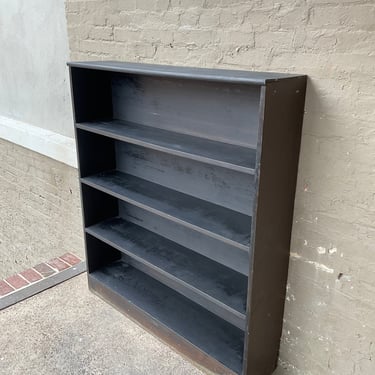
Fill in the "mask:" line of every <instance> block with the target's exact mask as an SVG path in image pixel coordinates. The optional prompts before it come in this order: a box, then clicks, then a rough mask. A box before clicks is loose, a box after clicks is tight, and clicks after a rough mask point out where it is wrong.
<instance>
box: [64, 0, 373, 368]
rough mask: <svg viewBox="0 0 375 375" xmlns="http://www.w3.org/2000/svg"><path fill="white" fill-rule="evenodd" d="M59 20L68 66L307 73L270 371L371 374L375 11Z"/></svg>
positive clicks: (80, 7)
mask: <svg viewBox="0 0 375 375" xmlns="http://www.w3.org/2000/svg"><path fill="white" fill-rule="evenodd" d="M66 11H67V21H68V33H69V41H70V50H71V58H72V59H73V60H90V59H91V60H97V59H105V60H108V59H118V60H125V61H142V62H151V63H166V64H174V65H191V66H202V67H222V68H231V69H254V70H266V71H283V72H298V73H306V74H308V75H309V77H310V78H309V83H308V91H307V102H306V114H305V121H304V129H303V139H302V150H301V158H300V168H299V179H298V187H297V196H296V207H295V222H294V229H293V239H292V248H291V262H290V272H289V282H288V293H287V301H286V309H285V324H284V332H283V338H282V345H281V355H280V366H279V369H278V370H277V372H278V373H279V374H303V375H308V374H340V375H346V374H351V375H359V374H361V375H362V374H368V375H370V374H374V373H375V344H374V343H375V298H374V295H375V238H374V237H375V193H374V191H375V128H374V124H375V92H374V84H375V78H374V77H375V4H374V1H373V0H368V1H364V0H362V1H361V0H317V1H313V0H304V1H302V0H299V1H296V0H294V1H285V2H275V1H270V0H258V1H238V0H221V1H220V0H156V1H147V0H117V1H105V0H101V1H96V0H93V1H89V0H86V1H73V0H70V1H69V0H67V2H66ZM275 157H277V155H275Z"/></svg>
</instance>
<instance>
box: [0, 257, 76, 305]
mask: <svg viewBox="0 0 375 375" xmlns="http://www.w3.org/2000/svg"><path fill="white" fill-rule="evenodd" d="M80 262H82V260H81V259H80V258H78V257H77V256H76V255H74V254H72V253H66V254H64V255H62V256H60V257H58V258H53V259H50V260H49V261H47V262H44V263H40V264H38V265H36V266H34V267H32V268H29V269H27V270H25V271H22V272H20V273H17V274H14V275H12V276H9V277H7V278H6V279H4V280H0V299H1V298H2V297H4V296H7V295H9V294H11V293H14V292H17V291H19V290H20V289H24V288H26V287H28V286H30V285H32V284H35V283H37V282H40V281H41V280H44V279H46V278H48V277H50V276H52V275H55V274H57V273H59V272H62V271H65V270H67V269H69V268H71V267H74V266H75V265H77V264H78V263H80Z"/></svg>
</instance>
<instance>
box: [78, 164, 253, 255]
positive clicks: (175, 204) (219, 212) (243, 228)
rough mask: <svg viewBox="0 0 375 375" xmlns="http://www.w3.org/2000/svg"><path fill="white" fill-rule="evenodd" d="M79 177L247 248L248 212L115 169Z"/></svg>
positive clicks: (233, 244) (132, 201)
mask: <svg viewBox="0 0 375 375" xmlns="http://www.w3.org/2000/svg"><path fill="white" fill-rule="evenodd" d="M81 181H82V182H83V183H84V184H87V185H89V186H91V187H94V188H96V189H98V190H101V191H103V192H105V193H108V194H110V195H113V196H115V197H116V198H119V199H121V200H124V201H126V202H129V203H131V204H134V205H136V206H138V207H141V208H143V209H145V210H147V211H151V212H153V213H154V214H156V215H159V216H162V217H164V218H166V219H168V220H172V221H174V222H177V223H179V224H182V225H184V226H187V227H189V228H191V229H193V230H196V231H198V232H200V233H203V234H206V235H208V236H211V237H213V238H216V239H218V240H221V241H223V242H226V243H228V244H229V245H232V246H235V247H237V248H239V249H241V250H244V251H249V243H250V230H251V217H250V216H247V215H244V214H241V213H238V212H236V211H233V210H230V209H228V208H224V207H221V206H218V205H215V204H213V203H209V202H206V201H204V200H202V199H198V198H194V197H192V196H190V195H187V194H183V193H180V192H177V191H175V190H172V189H169V188H166V187H164V186H161V185H159V184H155V183H153V182H149V181H146V180H144V179H141V178H138V177H135V176H132V175H129V174H125V173H121V172H118V171H107V172H103V173H99V174H97V175H93V176H89V177H84V178H82V179H81Z"/></svg>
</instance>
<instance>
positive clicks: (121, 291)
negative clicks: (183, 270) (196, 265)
mask: <svg viewBox="0 0 375 375" xmlns="http://www.w3.org/2000/svg"><path fill="white" fill-rule="evenodd" d="M90 277H91V278H94V279H95V280H97V281H99V282H100V283H102V284H103V285H105V286H106V287H107V288H110V289H111V290H113V291H115V292H116V293H117V294H118V295H120V296H121V297H122V298H124V299H125V300H126V301H127V303H129V304H132V305H134V306H136V307H137V308H139V309H141V310H142V311H144V312H146V313H147V314H149V315H150V316H151V317H152V319H153V320H154V321H156V322H158V323H157V324H162V325H164V326H166V327H168V328H169V329H170V330H172V331H174V332H175V333H176V334H178V335H179V336H181V337H183V338H184V339H186V340H188V341H189V342H191V343H192V344H193V345H195V346H196V347H198V348H199V349H201V350H202V351H204V352H205V353H207V354H208V355H210V356H212V357H214V358H215V359H217V360H218V361H219V362H221V363H223V364H224V365H225V366H227V367H228V368H230V369H231V370H233V371H235V372H236V373H240V372H241V368H242V356H243V342H244V333H243V332H242V331H241V330H240V329H238V328H236V327H234V326H233V325H231V324H229V323H227V322H225V321H224V320H222V319H220V318H218V317H217V316H215V315H214V314H212V313H210V312H209V311H207V310H205V309H204V308H202V307H201V306H199V305H197V304H195V303H193V302H191V301H190V300H188V299H187V298H185V297H183V296H181V295H180V294H178V293H176V292H175V291H173V290H172V289H170V288H168V287H166V286H165V285H163V284H161V283H160V282H158V281H157V280H154V279H153V278H151V277H149V276H148V275H146V274H144V273H142V272H140V271H138V270H137V269H135V268H133V267H132V266H130V265H128V264H127V263H125V262H124V261H117V262H114V263H112V264H109V265H107V266H103V267H102V268H100V269H97V270H96V271H95V272H93V273H91V274H90Z"/></svg>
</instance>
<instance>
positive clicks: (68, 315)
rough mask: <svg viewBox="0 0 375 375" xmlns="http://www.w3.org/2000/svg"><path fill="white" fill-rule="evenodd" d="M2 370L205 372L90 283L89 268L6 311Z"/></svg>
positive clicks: (49, 374)
mask: <svg viewBox="0 0 375 375" xmlns="http://www.w3.org/2000/svg"><path fill="white" fill-rule="evenodd" d="M0 374H1V375H3V374H4V375H18V374H22V375H24V374H27V375H34V374H38V375H55V374H58V375H60V374H61V375H69V374H74V375H80V374H85V375H96V374H98V375H99V374H100V375H102V374H103V375H104V374H108V375H117V374H119V375H120V374H121V375H144V374H152V375H158V374H163V375H166V374H171V375H172V374H173V375H182V374H188V375H202V374H204V373H203V372H201V371H200V370H198V369H197V368H196V367H194V366H193V365H192V364H190V363H189V362H188V361H186V360H185V359H184V358H182V357H181V356H179V355H178V354H177V353H175V352H174V351H173V350H171V349H170V348H169V347H167V346H166V345H164V344H163V343H161V342H160V341H159V340H157V339H156V338H155V337H153V336H151V335H150V334H149V333H147V332H146V331H144V330H143V329H142V328H140V327H139V326H137V325H136V324H135V323H133V322H132V321H130V320H129V319H127V318H126V317H125V316H124V315H122V314H120V313H119V312H117V311H116V310H114V309H113V308H111V307H110V306H109V305H107V304H106V303H104V302H102V301H101V300H100V299H99V298H98V297H96V296H94V295H93V294H92V293H90V292H89V291H88V289H87V282H86V274H83V275H81V276H78V277H75V278H73V279H71V280H69V281H66V282H65V283H63V284H60V285H58V286H56V287H54V288H52V289H49V290H47V291H45V292H43V293H40V294H38V295H36V296H34V297H32V298H30V299H28V300H25V301H23V302H20V303H18V304H16V305H14V306H12V307H9V308H7V309H5V310H2V311H0Z"/></svg>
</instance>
